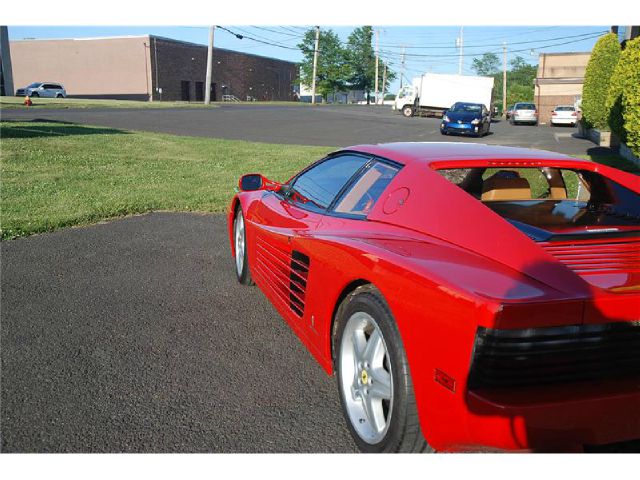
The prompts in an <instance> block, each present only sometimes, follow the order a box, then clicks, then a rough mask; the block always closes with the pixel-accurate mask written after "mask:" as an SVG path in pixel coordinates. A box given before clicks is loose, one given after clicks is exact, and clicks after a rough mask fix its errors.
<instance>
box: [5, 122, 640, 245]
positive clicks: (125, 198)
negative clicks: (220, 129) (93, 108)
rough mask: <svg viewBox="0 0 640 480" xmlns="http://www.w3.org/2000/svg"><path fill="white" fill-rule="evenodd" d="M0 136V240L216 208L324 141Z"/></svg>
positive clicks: (41, 127) (48, 125) (609, 159)
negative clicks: (244, 183)
mask: <svg viewBox="0 0 640 480" xmlns="http://www.w3.org/2000/svg"><path fill="white" fill-rule="evenodd" d="M0 136H1V138H2V142H1V148H0V150H1V153H0V155H1V157H0V158H1V165H0V167H1V169H0V180H1V185H0V207H1V212H0V213H1V216H0V237H1V238H2V239H3V240H6V239H10V238H13V237H18V236H24V235H29V234H32V233H38V232H45V231H50V230H54V229H57V228H60V227H66V226H72V225H83V224H88V223H92V222H96V221H98V220H101V219H105V218H110V217H116V216H121V215H128V214H133V213H143V212H147V211H151V210H177V211H202V212H222V211H224V210H225V208H226V206H227V203H228V202H229V199H230V198H231V196H232V194H233V189H234V187H235V185H237V180H238V177H239V176H240V175H242V174H243V173H250V172H259V173H262V174H264V175H265V176H267V177H269V178H271V179H273V180H278V181H285V180H287V179H288V178H289V177H290V176H291V175H292V174H294V173H295V172H297V171H298V170H300V168H301V167H303V166H305V165H307V164H309V163H310V162H312V161H314V160H316V159H318V158H321V157H322V156H324V155H325V154H326V153H328V152H330V151H331V150H333V149H332V148H330V147H307V146H299V145H273V144H266V143H256V142H245V141H239V140H219V139H208V138H194V137H182V136H175V135H165V134H156V133H143V132H129V131H124V130H116V129H111V128H103V127H90V126H84V125H76V124H68V123H60V122H37V121H36V122H0ZM585 158H590V159H591V160H593V161H596V162H600V163H604V164H607V165H612V166H614V167H617V168H621V169H623V170H627V171H632V172H635V173H640V169H638V167H636V166H635V165H634V164H632V163H631V162H626V161H625V160H623V159H622V158H620V157H617V156H606V157H602V156H597V157H585ZM539 176H540V175H539V174H538V175H537V177H539ZM537 177H536V178H535V179H534V178H532V179H530V180H531V182H533V183H532V186H533V187H534V190H536V189H538V190H539V189H541V188H543V187H544V188H546V185H542V182H539V181H540V179H539V178H537ZM536 182H539V183H540V185H538V186H536V185H537V183H536ZM567 182H568V186H569V188H570V190H575V186H576V185H574V184H576V183H577V182H575V181H574V180H572V179H571V178H569V179H567ZM538 187H539V188H538ZM536 191H537V190H536Z"/></svg>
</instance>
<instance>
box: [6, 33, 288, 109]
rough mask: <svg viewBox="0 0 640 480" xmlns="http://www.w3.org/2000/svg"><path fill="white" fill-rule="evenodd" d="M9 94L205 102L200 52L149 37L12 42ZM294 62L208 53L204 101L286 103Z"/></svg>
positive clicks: (203, 55) (180, 43) (201, 47)
mask: <svg viewBox="0 0 640 480" xmlns="http://www.w3.org/2000/svg"><path fill="white" fill-rule="evenodd" d="M11 59H12V63H13V80H14V86H15V88H16V89H17V88H21V87H24V86H26V85H29V84H31V83H33V82H59V83H62V84H63V85H64V87H65V89H66V90H67V94H68V96H69V97H79V98H113V99H133V100H153V101H158V100H177V101H196V102H200V101H203V100H204V96H205V95H204V92H205V90H204V89H205V79H206V66H207V47H206V46H205V45H199V44H195V43H189V42H183V41H179V40H172V39H169V38H163V37H157V36H154V35H143V36H127V37H108V38H80V39H60V40H15V41H12V42H11ZM296 72H297V66H296V64H295V63H293V62H287V61H284V60H278V59H275V58H269V57H262V56H259V55H253V54H247V53H240V52H235V51H232V50H226V49H221V48H214V49H213V75H212V82H211V99H212V100H223V96H224V98H225V99H234V98H235V99H239V100H293V99H294V85H295V84H296V83H297V82H296V76H297V75H296Z"/></svg>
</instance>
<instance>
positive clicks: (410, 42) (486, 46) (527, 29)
mask: <svg viewBox="0 0 640 480" xmlns="http://www.w3.org/2000/svg"><path fill="white" fill-rule="evenodd" d="M222 27H224V28H226V29H228V30H230V31H231V32H233V33H237V34H240V35H243V36H245V38H243V39H242V40H240V39H238V38H236V37H235V36H234V35H232V34H231V33H230V32H228V31H225V30H222V29H219V28H218V29H216V33H215V40H214V44H215V46H216V47H219V48H227V49H230V50H236V51H240V52H246V53H253V54H256V55H264V56H268V57H274V58H280V59H282V60H289V61H293V62H297V61H300V60H301V59H302V54H301V53H300V51H299V50H298V49H297V48H296V45H297V44H298V43H299V42H300V39H301V37H302V35H303V34H304V32H305V30H306V29H309V28H312V27H311V26H308V25H307V26H305V25H273V24H270V25H252V26H248V25H239V26H238V25H222ZM321 28H322V29H331V30H333V31H334V32H335V33H336V34H337V35H338V36H339V37H340V39H341V41H343V42H346V41H347V38H348V36H349V34H350V33H351V32H352V31H353V29H354V28H356V26H341V25H340V26H331V25H324V26H322V25H321ZM376 28H378V29H379V50H380V56H381V57H382V58H383V59H385V61H386V62H388V63H389V64H390V66H391V68H392V69H393V70H394V71H396V72H397V73H398V75H397V78H396V80H395V81H394V82H393V83H392V84H391V85H390V89H389V90H390V91H391V92H394V93H395V92H397V90H398V88H399V86H400V75H399V72H400V71H401V68H402V67H401V57H402V48H403V47H404V49H405V50H404V51H405V57H404V58H405V62H404V63H405V70H404V71H405V78H406V79H411V78H412V77H414V76H416V75H420V74H421V73H425V72H433V73H458V69H459V54H460V51H459V49H458V48H457V47H456V38H458V37H459V36H460V33H461V29H462V38H463V73H464V74H469V75H472V74H474V72H473V70H472V68H471V66H472V62H473V58H474V57H479V56H481V55H482V54H483V53H485V52H494V53H496V54H497V55H498V56H499V57H500V59H501V60H502V48H503V47H502V45H503V43H506V46H507V61H509V60H511V59H512V58H514V57H515V56H517V55H518V56H521V57H522V58H524V60H525V61H527V62H528V63H532V64H537V63H538V58H539V55H540V53H557V52H586V51H591V49H592V48H593V45H594V44H595V42H596V41H597V36H598V35H599V34H601V33H603V32H606V31H607V30H608V29H609V27H608V26H537V27H536V26H517V27H509V26H465V27H462V26H425V27H420V26H377V27H376ZM143 34H152V35H158V36H163V37H169V38H173V39H177V40H183V41H188V42H193V43H199V44H203V45H206V44H207V42H208V35H209V27H207V26H117V27H112V26H95V27H81V26H68V27H67V26H51V27H47V26H32V27H29V26H9V38H10V40H20V39H24V38H36V39H45V38H86V37H105V36H121V35H143ZM247 37H251V39H249V38H247ZM261 42H267V43H271V44H275V45H268V44H265V43H261ZM374 42H375V37H374Z"/></svg>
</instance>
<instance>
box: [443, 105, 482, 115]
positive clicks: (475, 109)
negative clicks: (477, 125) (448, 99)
mask: <svg viewBox="0 0 640 480" xmlns="http://www.w3.org/2000/svg"><path fill="white" fill-rule="evenodd" d="M449 111H450V112H451V113H480V112H481V111H482V105H478V104H477V103H454V104H453V106H452V107H451V108H450V109H449Z"/></svg>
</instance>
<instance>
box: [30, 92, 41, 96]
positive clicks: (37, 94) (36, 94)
mask: <svg viewBox="0 0 640 480" xmlns="http://www.w3.org/2000/svg"><path fill="white" fill-rule="evenodd" d="M31 96H32V97H39V96H40V94H39V93H38V92H33V93H32V94H31Z"/></svg>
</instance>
